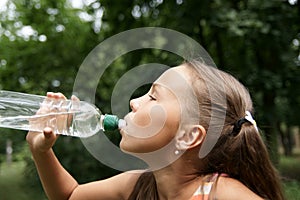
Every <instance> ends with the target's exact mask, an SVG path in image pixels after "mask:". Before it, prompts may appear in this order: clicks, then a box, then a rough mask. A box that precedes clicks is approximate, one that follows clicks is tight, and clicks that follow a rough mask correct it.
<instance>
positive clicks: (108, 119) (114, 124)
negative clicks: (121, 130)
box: [103, 114, 119, 131]
mask: <svg viewBox="0 0 300 200" xmlns="http://www.w3.org/2000/svg"><path fill="white" fill-rule="evenodd" d="M118 126H119V118H118V117H117V116H116V115H108V114H106V115H105V116H104V119H103V128H104V130H105V131H113V130H116V129H118Z"/></svg>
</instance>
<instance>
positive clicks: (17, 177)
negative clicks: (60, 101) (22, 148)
mask: <svg viewBox="0 0 300 200" xmlns="http://www.w3.org/2000/svg"><path fill="white" fill-rule="evenodd" d="M24 168H25V162H20V161H19V162H13V163H11V164H10V165H8V164H6V163H2V164H1V165H0V199H1V200H16V199H18V200H32V199H34V200H46V197H45V194H44V192H43V191H41V190H40V188H39V187H40V186H34V187H32V186H31V187H29V186H27V185H25V183H26V182H25V181H24V179H25V177H26V176H25V174H24ZM279 171H280V172H281V174H282V175H283V177H284V182H283V186H284V191H285V194H286V199H288V200H298V199H300V154H296V155H294V156H293V157H281V159H280V164H279Z"/></svg>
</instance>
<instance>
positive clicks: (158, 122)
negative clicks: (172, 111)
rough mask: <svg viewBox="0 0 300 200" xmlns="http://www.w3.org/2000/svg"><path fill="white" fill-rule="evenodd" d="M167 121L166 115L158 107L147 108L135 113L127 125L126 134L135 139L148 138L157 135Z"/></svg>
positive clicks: (162, 108)
mask: <svg viewBox="0 0 300 200" xmlns="http://www.w3.org/2000/svg"><path fill="white" fill-rule="evenodd" d="M167 120H168V113H167V111H166V110H165V109H164V107H162V106H160V105H154V106H149V107H147V108H145V109H143V110H141V111H138V112H136V113H135V114H134V115H133V116H132V117H131V118H130V122H129V123H128V124H129V125H128V132H129V134H130V135H131V136H134V137H137V138H150V137H153V136H155V135H156V134H158V133H159V132H160V131H161V130H162V129H163V128H164V125H165V123H166V121H167Z"/></svg>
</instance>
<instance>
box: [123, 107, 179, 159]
mask: <svg viewBox="0 0 300 200" xmlns="http://www.w3.org/2000/svg"><path fill="white" fill-rule="evenodd" d="M149 111H150V112H145V113H148V114H145V113H144V114H145V115H144V114H143V113H142V112H137V113H136V114H135V115H134V116H133V117H132V122H133V124H131V123H129V125H128V127H127V129H126V130H125V133H124V134H123V137H122V140H121V143H120V147H121V149H123V150H124V151H127V152H134V153H147V152H153V151H156V150H158V149H161V148H163V147H164V146H166V145H167V144H169V143H170V142H171V140H172V139H173V138H174V136H175V134H176V132H177V129H178V125H179V120H180V114H179V112H178V111H177V110H176V106H175V105H174V104H172V103H171V102H170V105H169V106H164V109H163V108H162V107H161V106H153V107H152V108H151V109H150V110H149ZM149 113H150V114H149Z"/></svg>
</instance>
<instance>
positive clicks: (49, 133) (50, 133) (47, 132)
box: [43, 127, 54, 139]
mask: <svg viewBox="0 0 300 200" xmlns="http://www.w3.org/2000/svg"><path fill="white" fill-rule="evenodd" d="M43 133H44V136H45V138H47V139H49V138H51V137H52V136H53V135H54V133H53V131H52V129H51V128H50V127H46V128H44V130H43Z"/></svg>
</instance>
